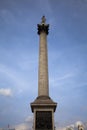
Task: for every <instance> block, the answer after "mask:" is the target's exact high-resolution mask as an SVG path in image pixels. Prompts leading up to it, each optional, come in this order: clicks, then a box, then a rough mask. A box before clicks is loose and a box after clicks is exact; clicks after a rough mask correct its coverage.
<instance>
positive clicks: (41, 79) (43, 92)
mask: <svg viewBox="0 0 87 130" xmlns="http://www.w3.org/2000/svg"><path fill="white" fill-rule="evenodd" d="M48 27H49V25H48V24H45V17H44V16H43V17H42V22H41V24H38V34H39V73H38V96H49V81H48V54H47V34H48Z"/></svg>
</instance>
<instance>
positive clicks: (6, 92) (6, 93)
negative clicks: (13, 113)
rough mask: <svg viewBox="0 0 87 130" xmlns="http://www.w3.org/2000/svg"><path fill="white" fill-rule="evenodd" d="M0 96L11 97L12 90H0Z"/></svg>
mask: <svg viewBox="0 0 87 130" xmlns="http://www.w3.org/2000/svg"><path fill="white" fill-rule="evenodd" d="M0 95H3V96H12V90H11V89H9V88H7V89H4V88H0Z"/></svg>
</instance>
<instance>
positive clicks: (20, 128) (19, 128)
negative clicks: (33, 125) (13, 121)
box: [15, 123, 30, 130]
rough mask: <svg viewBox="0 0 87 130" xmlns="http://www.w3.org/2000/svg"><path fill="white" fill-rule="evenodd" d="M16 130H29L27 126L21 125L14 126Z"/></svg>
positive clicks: (25, 124)
mask: <svg viewBox="0 0 87 130" xmlns="http://www.w3.org/2000/svg"><path fill="white" fill-rule="evenodd" d="M15 129H16V130H30V127H29V124H27V123H22V124H19V125H17V126H16V128H15Z"/></svg>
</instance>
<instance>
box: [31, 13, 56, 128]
mask: <svg viewBox="0 0 87 130" xmlns="http://www.w3.org/2000/svg"><path fill="white" fill-rule="evenodd" d="M37 27H38V35H39V73H38V97H37V98H36V99H35V101H34V102H32V103H31V104H30V105H31V110H32V112H33V113H34V121H33V130H54V112H55V110H56V106H57V103H55V102H54V101H53V100H52V99H51V98H50V96H49V78H48V55H47V35H48V30H49V24H46V19H45V16H43V17H42V21H41V23H40V24H38V25H37Z"/></svg>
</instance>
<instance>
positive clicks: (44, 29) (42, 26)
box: [37, 16, 49, 35]
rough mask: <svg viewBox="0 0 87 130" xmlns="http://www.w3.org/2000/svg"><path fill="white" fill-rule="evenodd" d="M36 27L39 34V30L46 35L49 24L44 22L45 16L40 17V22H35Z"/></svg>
mask: <svg viewBox="0 0 87 130" xmlns="http://www.w3.org/2000/svg"><path fill="white" fill-rule="evenodd" d="M37 27H38V32H37V33H38V34H39V35H40V33H41V32H45V33H46V34H47V35H48V33H49V32H48V30H49V24H46V18H45V16H43V17H42V21H41V23H40V24H37Z"/></svg>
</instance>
